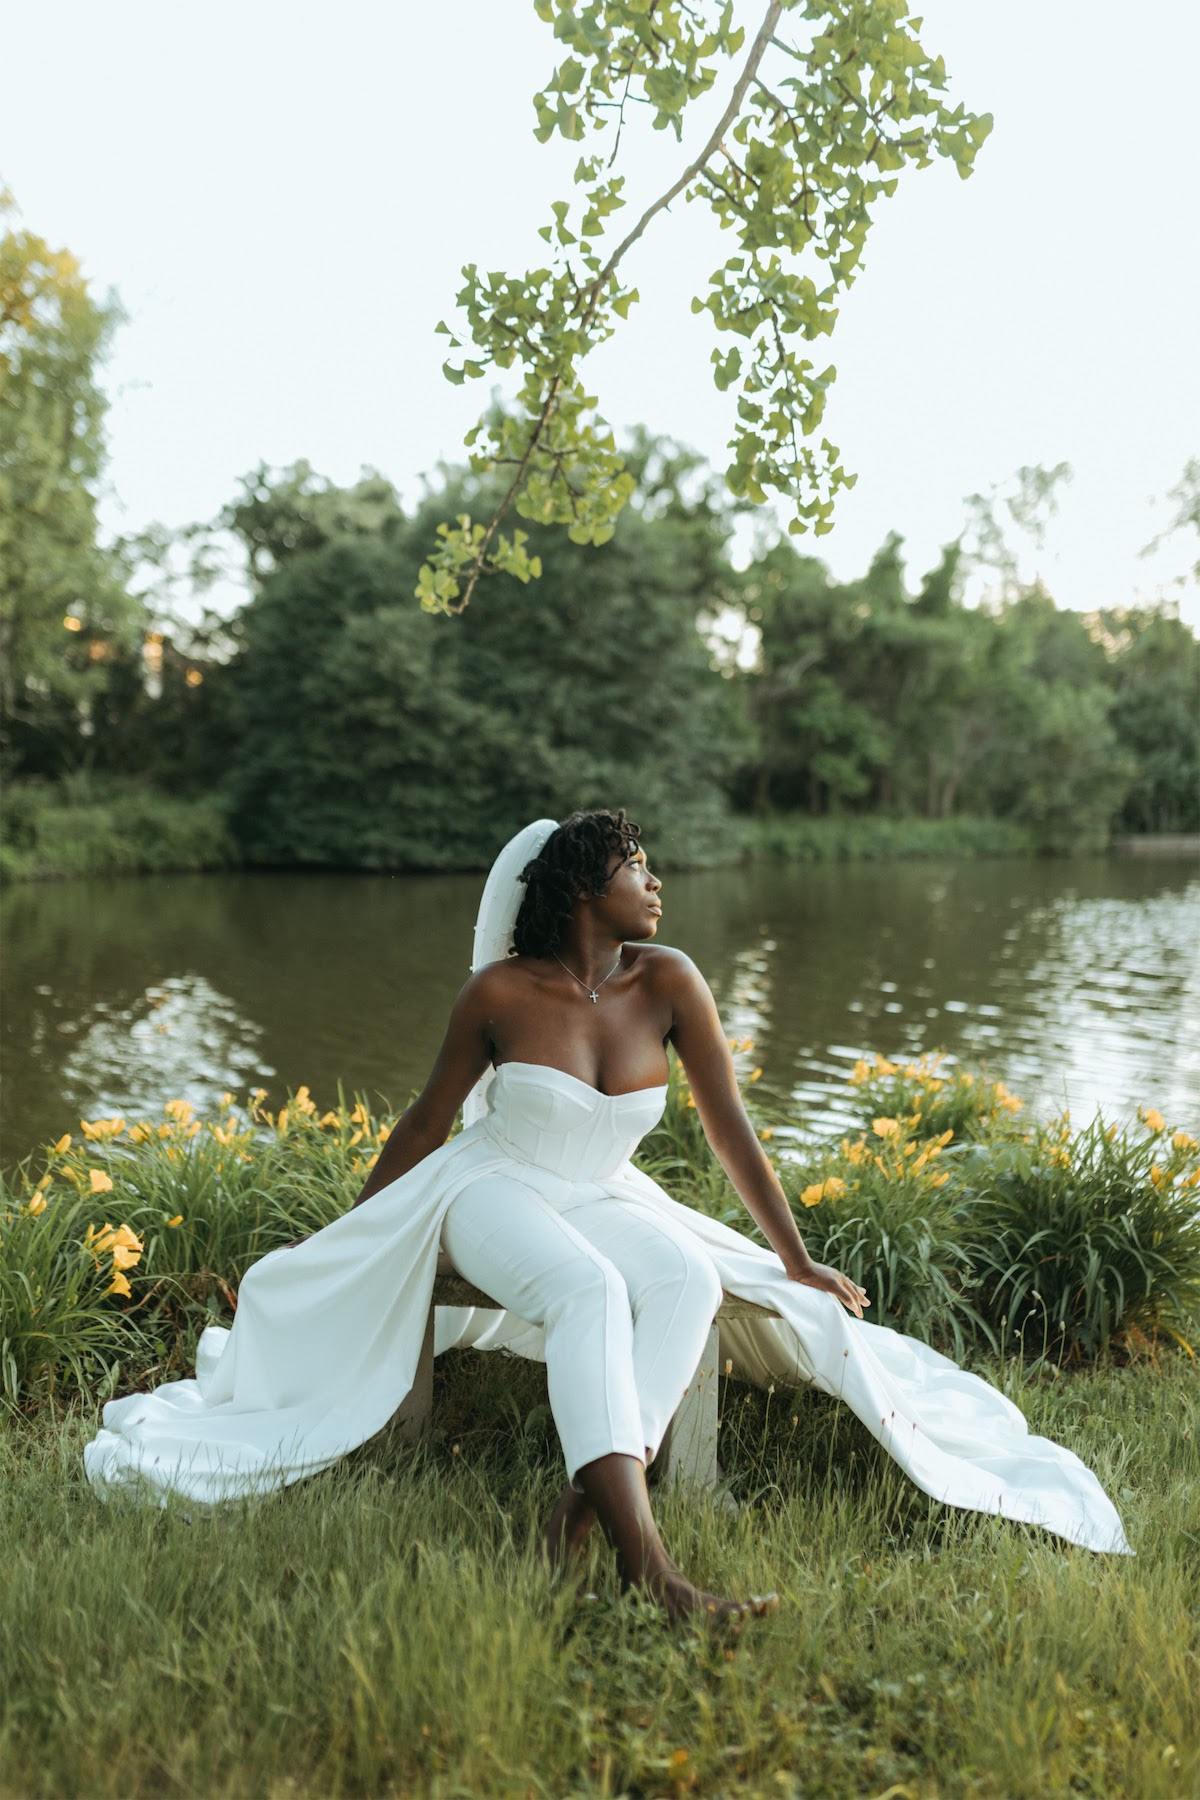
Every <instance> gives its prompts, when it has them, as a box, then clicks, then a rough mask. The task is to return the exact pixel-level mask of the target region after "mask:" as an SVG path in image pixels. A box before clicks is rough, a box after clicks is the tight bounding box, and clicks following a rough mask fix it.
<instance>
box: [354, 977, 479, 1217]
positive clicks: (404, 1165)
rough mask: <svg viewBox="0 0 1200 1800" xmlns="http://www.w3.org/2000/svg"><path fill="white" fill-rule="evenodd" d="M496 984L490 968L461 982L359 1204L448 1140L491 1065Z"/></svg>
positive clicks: (360, 1197) (357, 1203) (367, 1181)
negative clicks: (427, 1064)
mask: <svg viewBox="0 0 1200 1800" xmlns="http://www.w3.org/2000/svg"><path fill="white" fill-rule="evenodd" d="M493 982H494V978H493V977H492V974H491V970H490V969H480V970H479V972H478V973H477V974H475V975H471V976H470V977H468V979H467V980H466V981H465V982H464V983H463V986H462V987H461V988H460V990H459V992H458V996H457V998H456V999H455V1002H454V1005H453V1006H452V1007H451V1009H450V1019H449V1022H448V1024H447V1026H446V1035H445V1037H444V1038H443V1039H442V1044H441V1048H440V1049H439V1051H438V1053H437V1055H436V1056H435V1057H434V1060H433V1067H432V1069H431V1070H430V1072H429V1079H428V1081H427V1082H426V1083H425V1086H424V1087H423V1088H422V1089H421V1092H420V1093H419V1094H418V1095H417V1097H416V1099H415V1100H414V1101H413V1102H412V1104H411V1106H409V1107H407V1108H406V1109H405V1111H404V1112H402V1113H401V1115H400V1117H399V1118H398V1119H397V1121H396V1123H395V1125H394V1126H393V1128H392V1132H391V1135H390V1137H389V1138H388V1140H387V1142H386V1144H385V1145H384V1146H383V1149H382V1150H381V1151H380V1152H379V1161H378V1162H377V1163H376V1164H375V1167H374V1168H373V1169H372V1170H371V1172H370V1174H369V1175H368V1177H367V1179H366V1181H365V1182H364V1183H363V1188H362V1192H361V1193H360V1194H359V1196H358V1198H357V1199H356V1200H355V1202H354V1205H355V1206H361V1205H362V1203H363V1201H364V1200H369V1199H370V1198H371V1195H372V1194H377V1193H378V1192H379V1190H380V1188H385V1187H387V1186H388V1184H389V1182H392V1181H397V1180H398V1179H399V1178H400V1176H401V1175H407V1174H408V1171H409V1170H410V1169H412V1168H415V1167H416V1165H417V1164H418V1163H419V1162H421V1161H422V1159H423V1158H424V1157H426V1156H428V1155H429V1153H430V1151H431V1150H436V1149H437V1148H438V1146H439V1145H440V1144H444V1143H445V1141H446V1139H447V1138H448V1137H449V1135H450V1128H451V1126H452V1125H453V1124H454V1120H455V1116H456V1114H457V1113H458V1109H459V1107H460V1106H461V1105H462V1103H463V1101H464V1100H465V1099H466V1097H467V1095H468V1094H469V1093H470V1091H471V1089H472V1088H473V1087H474V1085H475V1083H476V1082H477V1081H478V1080H479V1077H480V1076H481V1075H482V1074H483V1071H484V1070H485V1069H486V1068H487V1066H488V1064H489V1062H490V1061H491V1043H490V1039H489V1035H488V1026H489V1022H490V1020H491V1016H492V1005H491V991H492V987H493ZM351 1210H352V1211H353V1208H351Z"/></svg>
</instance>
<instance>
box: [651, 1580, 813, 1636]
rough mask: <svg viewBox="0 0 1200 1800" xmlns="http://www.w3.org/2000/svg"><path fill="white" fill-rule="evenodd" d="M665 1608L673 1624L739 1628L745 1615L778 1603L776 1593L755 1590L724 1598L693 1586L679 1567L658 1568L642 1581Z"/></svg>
mask: <svg viewBox="0 0 1200 1800" xmlns="http://www.w3.org/2000/svg"><path fill="white" fill-rule="evenodd" d="M643 1585H644V1586H645V1587H646V1589H647V1591H648V1592H649V1593H651V1594H653V1596H654V1598H655V1599H656V1600H658V1601H659V1602H660V1603H661V1605H662V1606H663V1607H664V1608H665V1610H666V1613H667V1617H668V1618H669V1619H670V1621H671V1623H672V1624H673V1625H681V1624H688V1623H695V1624H710V1625H716V1626H721V1627H731V1628H732V1629H733V1630H734V1631H735V1632H736V1631H740V1630H741V1628H742V1625H743V1624H744V1622H745V1621H746V1620H747V1619H762V1618H765V1617H766V1615H767V1614H768V1613H773V1612H774V1611H775V1609H776V1607H777V1606H778V1605H779V1595H778V1594H775V1593H771V1594H755V1595H754V1596H753V1597H752V1598H751V1599H749V1600H725V1599H722V1597H721V1596H720V1594H709V1593H706V1592H705V1591H704V1590H703V1588H698V1587H694V1586H693V1585H692V1583H691V1582H690V1581H689V1580H688V1578H687V1576H686V1575H684V1574H683V1573H682V1572H681V1571H680V1570H679V1569H662V1570H660V1571H659V1573H658V1574H657V1575H651V1576H649V1577H648V1578H647V1580H646V1581H645V1583H644V1584H643Z"/></svg>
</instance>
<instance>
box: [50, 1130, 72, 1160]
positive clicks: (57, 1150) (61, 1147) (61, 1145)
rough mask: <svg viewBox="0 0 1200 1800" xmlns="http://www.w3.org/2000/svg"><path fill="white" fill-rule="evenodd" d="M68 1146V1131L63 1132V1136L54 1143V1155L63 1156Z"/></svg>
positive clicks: (69, 1135)
mask: <svg viewBox="0 0 1200 1800" xmlns="http://www.w3.org/2000/svg"><path fill="white" fill-rule="evenodd" d="M70 1148H71V1134H70V1132H69V1131H68V1132H65V1133H64V1134H63V1136H62V1137H60V1138H59V1140H58V1142H57V1144H55V1146H54V1155H55V1156H65V1155H66V1154H67V1151H68V1150H69V1149H70Z"/></svg>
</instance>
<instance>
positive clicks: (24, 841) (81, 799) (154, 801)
mask: <svg viewBox="0 0 1200 1800" xmlns="http://www.w3.org/2000/svg"><path fill="white" fill-rule="evenodd" d="M236 860H237V849H236V846H235V845H234V842H233V839H232V837H231V836H230V832H229V827H228V824H227V822H226V817H225V807H224V806H223V804H222V803H221V801H220V800H219V799H218V798H217V796H216V795H213V794H205V795H200V796H198V797H196V798H193V799H179V798H176V797H175V796H173V795H170V794H166V793H163V792H160V791H157V790H155V789H152V788H147V787H146V786H145V785H144V784H141V783H138V782H134V781H130V780H129V779H128V778H124V779H123V778H120V777H116V778H113V777H109V778H105V779H97V778H94V777H91V776H88V775H85V774H82V773H81V774H76V775H72V776H67V777H65V778H64V779H63V780H62V781H60V782H55V783H43V782H30V783H26V784H23V785H13V786H11V787H10V788H9V790H8V792H7V793H6V795H5V800H4V820H3V831H2V832H0V881H20V880H22V879H25V878H27V877H30V876H48V875H133V874H144V873H146V872H148V871H156V872H157V871H163V870H168V869H221V868H228V867H230V866H231V865H232V864H233V863H234V862H236Z"/></svg>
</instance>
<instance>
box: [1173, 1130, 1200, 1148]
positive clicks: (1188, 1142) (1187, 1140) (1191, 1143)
mask: <svg viewBox="0 0 1200 1800" xmlns="http://www.w3.org/2000/svg"><path fill="white" fill-rule="evenodd" d="M1171 1148H1172V1149H1173V1150H1200V1143H1197V1141H1196V1139H1195V1138H1194V1137H1189V1136H1188V1134H1187V1132H1186V1131H1177V1132H1176V1133H1175V1134H1174V1136H1173V1137H1172V1139H1171Z"/></svg>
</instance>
